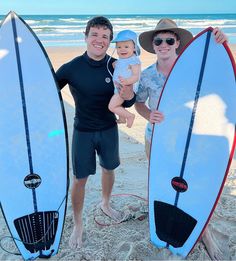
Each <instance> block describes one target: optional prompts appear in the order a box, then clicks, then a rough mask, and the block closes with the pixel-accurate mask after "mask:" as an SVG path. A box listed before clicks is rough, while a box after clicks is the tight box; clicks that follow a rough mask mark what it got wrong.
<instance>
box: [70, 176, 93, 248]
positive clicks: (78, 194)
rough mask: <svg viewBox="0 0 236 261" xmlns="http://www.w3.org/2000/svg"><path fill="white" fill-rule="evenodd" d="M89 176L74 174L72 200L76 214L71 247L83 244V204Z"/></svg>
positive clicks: (74, 213)
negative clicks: (80, 177) (83, 176)
mask: <svg viewBox="0 0 236 261" xmlns="http://www.w3.org/2000/svg"><path fill="white" fill-rule="evenodd" d="M87 179H88V178H87V177H86V178H83V179H77V178H76V177H75V176H74V180H73V184H72V190H71V202H72V208H73V215H74V228H73V232H72V234H71V237H70V241H69V245H70V247H71V248H77V247H81V246H82V234H83V206H84V195H85V185H86V182H87Z"/></svg>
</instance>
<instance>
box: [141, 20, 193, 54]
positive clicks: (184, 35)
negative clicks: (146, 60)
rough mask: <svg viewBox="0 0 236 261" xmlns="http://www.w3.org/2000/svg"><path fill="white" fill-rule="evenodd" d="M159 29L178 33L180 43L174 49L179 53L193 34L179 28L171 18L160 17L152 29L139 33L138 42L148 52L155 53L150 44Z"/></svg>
mask: <svg viewBox="0 0 236 261" xmlns="http://www.w3.org/2000/svg"><path fill="white" fill-rule="evenodd" d="M161 31H171V32H173V33H175V34H177V35H178V37H179V40H180V45H179V47H178V48H177V49H176V53H177V54H179V53H180V52H181V51H182V49H183V48H184V46H185V45H186V44H187V43H188V42H189V41H190V40H191V39H192V38H193V35H192V34H191V33H190V32H189V31H187V30H185V29H182V28H179V27H178V26H177V24H176V23H175V22H174V21H173V20H171V19H167V18H164V19H161V20H160V21H159V22H158V23H157V25H156V28H155V29H154V30H151V31H147V32H143V33H141V34H140V35H139V43H140V45H141V46H142V48H143V49H144V50H146V51H148V52H149V53H155V51H154V49H153V45H152V41H153V36H154V35H156V34H157V33H158V32H161Z"/></svg>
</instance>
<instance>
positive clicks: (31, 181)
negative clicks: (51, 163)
mask: <svg viewBox="0 0 236 261" xmlns="http://www.w3.org/2000/svg"><path fill="white" fill-rule="evenodd" d="M41 182H42V180H41V178H40V176H39V175H37V174H29V175H27V176H26V177H25V179H24V185H25V186H26V188H28V189H36V188H37V187H38V186H39V185H40V184H41Z"/></svg>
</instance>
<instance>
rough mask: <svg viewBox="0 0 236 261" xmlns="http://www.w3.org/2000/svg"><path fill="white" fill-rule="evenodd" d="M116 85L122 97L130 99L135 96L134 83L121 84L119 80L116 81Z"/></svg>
mask: <svg viewBox="0 0 236 261" xmlns="http://www.w3.org/2000/svg"><path fill="white" fill-rule="evenodd" d="M115 85H116V88H118V90H119V94H120V97H121V98H122V99H124V100H126V101H129V100H131V99H132V98H133V97H134V91H133V85H121V84H120V83H118V82H115Z"/></svg>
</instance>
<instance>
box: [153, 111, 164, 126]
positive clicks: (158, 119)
mask: <svg viewBox="0 0 236 261" xmlns="http://www.w3.org/2000/svg"><path fill="white" fill-rule="evenodd" d="M163 120H164V115H163V114H162V113H161V112H159V111H152V112H151V113H150V117H149V122H150V123H152V124H153V123H161V122H162V121H163Z"/></svg>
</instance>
